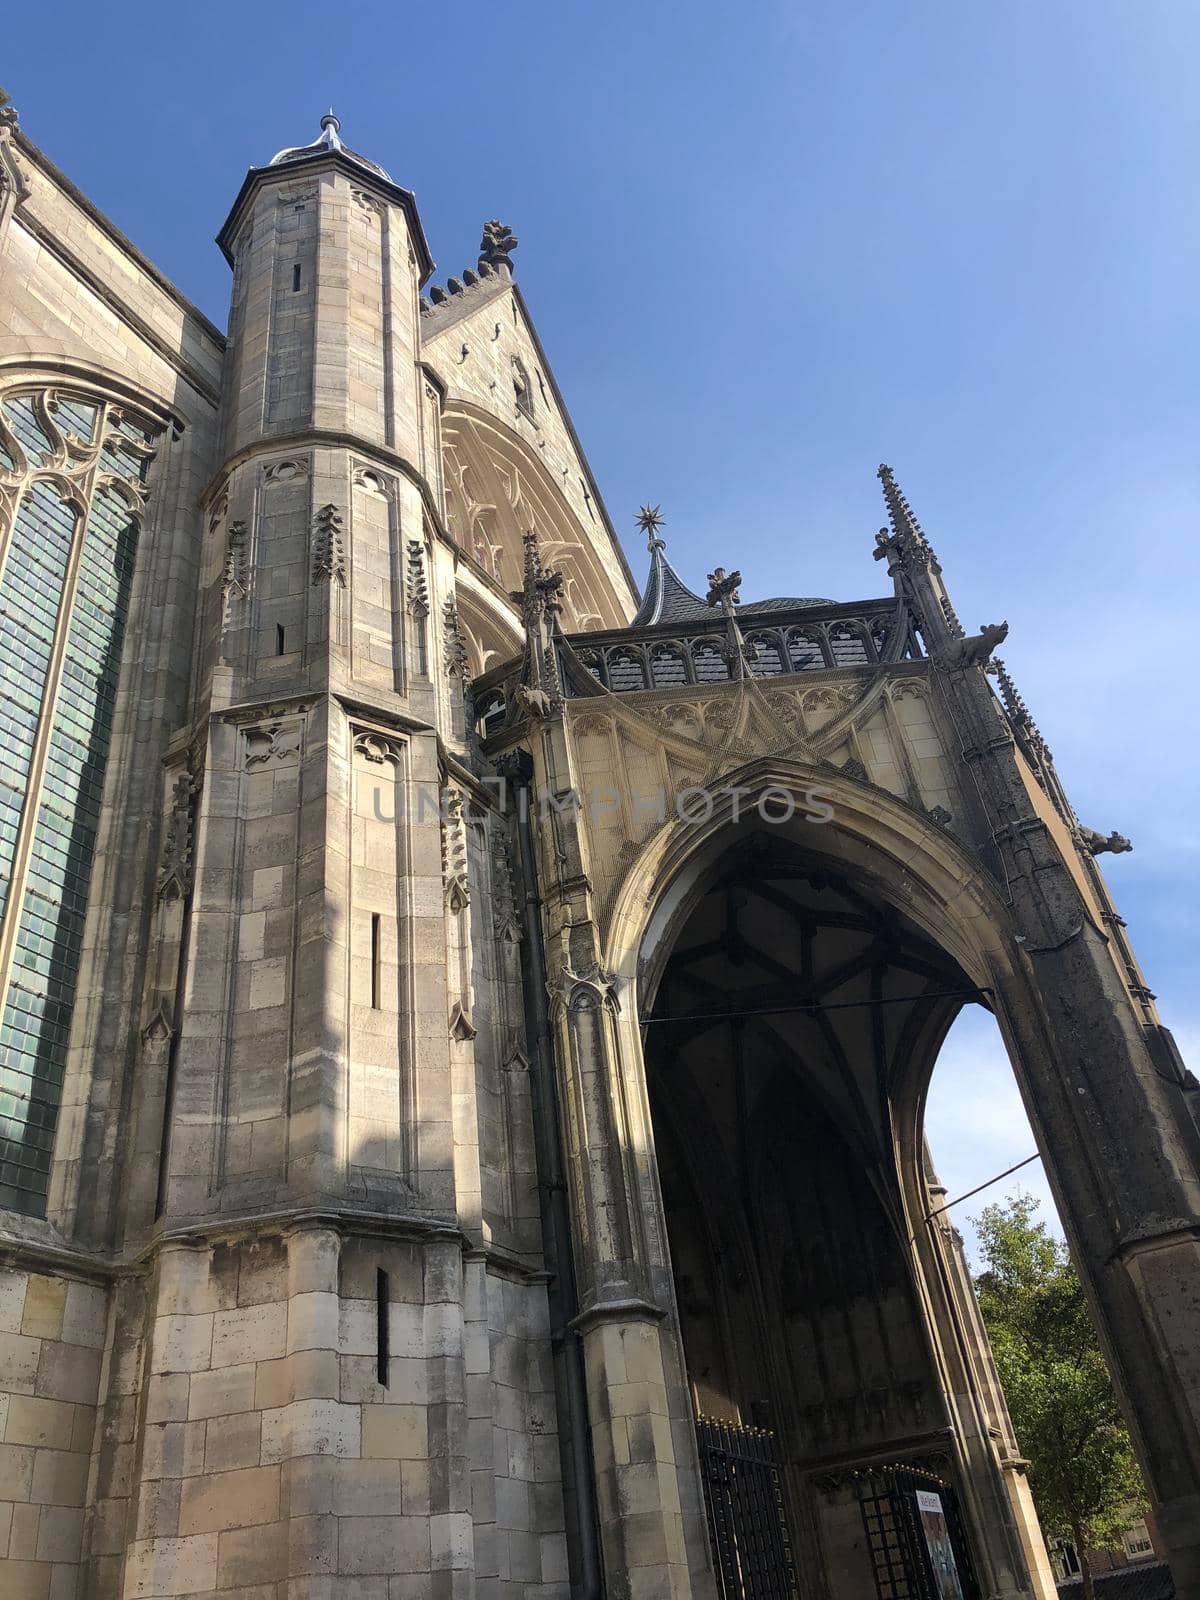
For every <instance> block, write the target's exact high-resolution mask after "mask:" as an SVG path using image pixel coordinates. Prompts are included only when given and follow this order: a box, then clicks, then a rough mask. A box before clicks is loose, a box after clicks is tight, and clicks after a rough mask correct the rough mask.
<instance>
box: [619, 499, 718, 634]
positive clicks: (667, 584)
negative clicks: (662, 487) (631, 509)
mask: <svg viewBox="0 0 1200 1600" xmlns="http://www.w3.org/2000/svg"><path fill="white" fill-rule="evenodd" d="M665 522H666V518H665V517H664V516H663V514H662V507H661V506H652V505H649V504H647V505H644V506H643V507H642V509H641V510H640V511H639V512H638V514H637V525H638V527H639V528H640V529H641V530H642V532H643V533H644V534H645V535H646V544H647V549H648V550H649V551H650V575H649V577H648V578H647V579H646V592H645V594H644V595H643V596H642V603H641V605H640V606H639V607H638V609H637V615H636V616H635V617H634V619H633V621H632V623H631V624H630V626H631V627H634V628H644V627H648V626H650V625H651V624H653V623H655V622H670V621H673V620H674V619H675V618H676V617H679V616H685V615H691V616H699V615H701V614H702V613H703V611H704V601H703V599H702V598H701V596H700V595H698V594H694V593H693V592H692V590H691V589H689V588H688V586H687V584H686V583H684V581H683V579H682V578H681V577H680V576H679V574H678V573H677V572H676V571H675V568H674V567H673V566H672V565H671V563H670V562H669V561H668V560H667V557H666V554H665V552H666V548H667V541H666V540H665V539H660V538H659V536H658V530H659V529H660V528H661V527H662V526H663V524H664V523H665Z"/></svg>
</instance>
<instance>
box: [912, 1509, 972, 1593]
mask: <svg viewBox="0 0 1200 1600" xmlns="http://www.w3.org/2000/svg"><path fill="white" fill-rule="evenodd" d="M917 1515H918V1517H919V1518H920V1519H921V1530H922V1532H923V1533H924V1535H925V1548H926V1549H927V1550H928V1551H929V1565H930V1567H931V1568H932V1570H933V1582H934V1586H935V1588H936V1589H937V1593H938V1600H963V1592H962V1584H961V1583H960V1582H959V1581H958V1562H957V1561H955V1559H954V1546H953V1545H952V1544H951V1542H950V1529H949V1527H948V1525H947V1523H946V1513H945V1510H944V1509H943V1507H942V1497H941V1495H940V1494H932V1493H931V1492H930V1491H929V1490H928V1489H918V1490H917Z"/></svg>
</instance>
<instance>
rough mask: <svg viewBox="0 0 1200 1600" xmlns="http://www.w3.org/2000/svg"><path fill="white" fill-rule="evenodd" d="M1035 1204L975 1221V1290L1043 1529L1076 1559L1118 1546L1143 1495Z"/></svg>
mask: <svg viewBox="0 0 1200 1600" xmlns="http://www.w3.org/2000/svg"><path fill="white" fill-rule="evenodd" d="M1037 1206H1038V1202H1037V1201H1036V1200H1035V1199H1033V1198H1032V1197H1029V1196H1016V1197H1011V1198H1010V1199H1009V1200H1008V1201H1007V1203H1006V1204H1004V1205H993V1206H987V1207H985V1209H984V1211H983V1214H982V1216H980V1217H978V1218H976V1219H974V1220H975V1226H976V1228H977V1230H978V1233H979V1241H980V1245H981V1248H982V1252H983V1257H984V1261H985V1264H986V1267H985V1270H984V1272H982V1273H981V1274H980V1276H979V1277H978V1278H977V1279H976V1284H975V1286H976V1291H977V1293H978V1295H979V1305H980V1309H981V1311H982V1312H983V1320H984V1322H985V1324H986V1325H987V1330H988V1334H989V1336H990V1338H991V1342H992V1349H993V1350H994V1352H995V1356H996V1365H997V1367H998V1369H999V1372H1000V1381H1001V1383H1002V1385H1003V1387H1004V1393H1005V1396H1006V1398H1007V1400H1008V1408H1009V1411H1010V1413H1011V1414H1012V1420H1013V1426H1014V1428H1015V1429H1016V1435H1017V1443H1018V1445H1019V1446H1020V1449H1021V1451H1022V1453H1023V1454H1024V1455H1025V1456H1026V1457H1027V1459H1028V1461H1029V1486H1030V1488H1031V1489H1032V1491H1033V1497H1034V1500H1035V1502H1036V1504H1037V1508H1038V1515H1039V1516H1040V1517H1041V1520H1042V1526H1043V1530H1044V1531H1045V1532H1046V1533H1047V1534H1049V1535H1050V1536H1051V1537H1056V1536H1057V1537H1062V1536H1069V1537H1070V1538H1071V1539H1072V1541H1073V1542H1074V1544H1075V1547H1076V1549H1077V1551H1078V1552H1079V1556H1080V1559H1081V1561H1083V1560H1084V1559H1085V1554H1086V1551H1088V1550H1089V1549H1090V1550H1101V1549H1119V1548H1120V1544H1121V1535H1122V1533H1123V1532H1124V1531H1125V1529H1126V1528H1128V1527H1129V1526H1130V1523H1131V1521H1133V1520H1134V1519H1136V1518H1137V1517H1139V1516H1140V1515H1141V1514H1142V1512H1143V1511H1144V1510H1145V1508H1146V1497H1145V1487H1144V1485H1143V1483H1142V1478H1141V1474H1140V1473H1139V1471H1138V1468H1137V1463H1136V1462H1135V1460H1134V1456H1133V1447H1132V1445H1131V1443H1130V1439H1129V1434H1128V1432H1127V1430H1126V1428H1125V1425H1124V1423H1123V1422H1122V1420H1121V1414H1120V1411H1119V1409H1118V1407H1117V1397H1116V1394H1115V1393H1114V1391H1113V1386H1112V1380H1111V1379H1110V1378H1109V1375H1108V1371H1107V1369H1106V1367H1105V1365H1104V1360H1103V1357H1102V1356H1101V1354H1100V1347H1099V1345H1098V1343H1097V1341H1096V1335H1095V1332H1094V1330H1093V1327H1092V1323H1091V1319H1090V1317H1089V1314H1088V1307H1087V1302H1086V1300H1085V1298H1084V1293H1083V1285H1082V1284H1081V1282H1080V1280H1079V1274H1078V1273H1077V1272H1076V1271H1075V1268H1074V1266H1073V1265H1072V1263H1071V1260H1070V1257H1069V1256H1068V1254H1067V1249H1066V1246H1065V1245H1063V1244H1061V1243H1060V1242H1059V1240H1058V1239H1056V1238H1055V1237H1054V1235H1053V1234H1052V1233H1051V1232H1050V1230H1049V1229H1048V1228H1047V1226H1046V1224H1045V1223H1044V1222H1038V1221H1036V1220H1035V1219H1034V1212H1035V1211H1036V1210H1037ZM1085 1590H1086V1591H1088V1592H1090V1590H1091V1584H1090V1574H1088V1573H1087V1570H1086V1565H1085Z"/></svg>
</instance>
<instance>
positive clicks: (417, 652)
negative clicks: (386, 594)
mask: <svg viewBox="0 0 1200 1600" xmlns="http://www.w3.org/2000/svg"><path fill="white" fill-rule="evenodd" d="M413 658H414V662H413V664H414V666H415V669H416V674H417V677H418V678H427V677H428V676H429V640H428V637H427V635H426V632H425V618H424V616H423V615H420V614H419V615H417V616H415V617H414V618H413Z"/></svg>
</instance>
